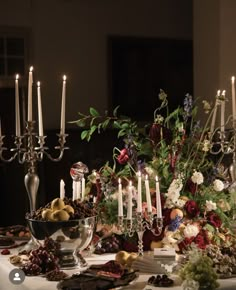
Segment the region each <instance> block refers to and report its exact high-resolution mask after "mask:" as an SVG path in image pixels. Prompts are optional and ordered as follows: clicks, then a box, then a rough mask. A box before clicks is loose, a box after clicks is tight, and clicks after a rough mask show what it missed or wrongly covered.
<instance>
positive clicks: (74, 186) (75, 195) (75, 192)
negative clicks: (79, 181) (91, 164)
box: [72, 180, 77, 200]
mask: <svg viewBox="0 0 236 290" xmlns="http://www.w3.org/2000/svg"><path fill="white" fill-rule="evenodd" d="M76 199H77V191H76V182H75V181H74V180H73V182H72V200H76Z"/></svg>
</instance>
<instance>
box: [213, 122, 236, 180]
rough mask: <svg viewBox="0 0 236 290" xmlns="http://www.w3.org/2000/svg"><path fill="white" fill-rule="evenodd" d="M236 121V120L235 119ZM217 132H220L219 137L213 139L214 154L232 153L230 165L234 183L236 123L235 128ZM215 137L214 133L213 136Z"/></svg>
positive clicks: (235, 174)
mask: <svg viewBox="0 0 236 290" xmlns="http://www.w3.org/2000/svg"><path fill="white" fill-rule="evenodd" d="M233 123H235V121H233ZM216 133H218V134H219V137H218V138H216V140H214V139H213V138H212V139H211V144H212V147H211V150H210V153H211V154H212V155H219V154H223V155H228V154H232V162H231V164H230V166H229V174H230V177H231V181H232V183H234V182H235V181H236V124H233V129H231V130H230V129H229V130H227V131H225V130H220V131H217V132H216ZM212 137H214V135H213V136H212Z"/></svg>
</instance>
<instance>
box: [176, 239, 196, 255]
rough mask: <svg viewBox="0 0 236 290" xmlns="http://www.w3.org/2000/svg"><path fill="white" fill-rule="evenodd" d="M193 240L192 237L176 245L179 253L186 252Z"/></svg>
mask: <svg viewBox="0 0 236 290" xmlns="http://www.w3.org/2000/svg"><path fill="white" fill-rule="evenodd" d="M193 240H194V237H191V238H185V239H184V240H183V241H181V242H180V243H179V244H178V247H179V250H180V252H181V253H183V252H184V251H186V250H187V249H188V246H189V245H191V244H192V242H193Z"/></svg>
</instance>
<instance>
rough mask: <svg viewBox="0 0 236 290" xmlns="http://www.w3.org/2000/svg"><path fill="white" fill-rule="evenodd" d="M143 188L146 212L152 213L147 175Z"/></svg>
mask: <svg viewBox="0 0 236 290" xmlns="http://www.w3.org/2000/svg"><path fill="white" fill-rule="evenodd" d="M145 188H146V201H147V210H148V212H152V203H151V194H150V187H149V180H148V176H147V175H146V179H145Z"/></svg>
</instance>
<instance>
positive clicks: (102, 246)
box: [95, 235, 121, 254]
mask: <svg viewBox="0 0 236 290" xmlns="http://www.w3.org/2000/svg"><path fill="white" fill-rule="evenodd" d="M120 249H121V241H120V239H119V238H118V237H117V236H116V235H112V236H110V237H107V238H105V239H102V240H101V241H100V242H99V243H98V244H97V246H96V248H95V253H96V254H104V253H117V252H119V250H120Z"/></svg>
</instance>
